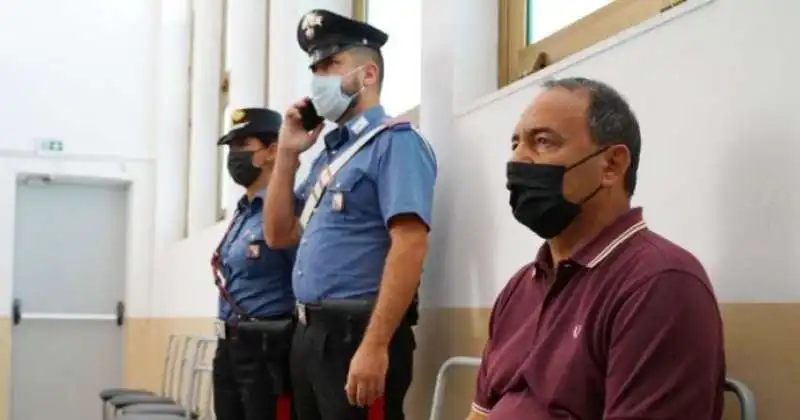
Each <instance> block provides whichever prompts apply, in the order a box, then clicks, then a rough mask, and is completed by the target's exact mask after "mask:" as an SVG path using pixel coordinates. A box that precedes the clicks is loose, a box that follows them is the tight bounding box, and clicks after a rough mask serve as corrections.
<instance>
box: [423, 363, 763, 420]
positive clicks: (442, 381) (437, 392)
mask: <svg viewBox="0 0 800 420" xmlns="http://www.w3.org/2000/svg"><path fill="white" fill-rule="evenodd" d="M480 365H481V359H480V358H477V357H451V358H450V359H447V360H446V361H445V362H444V363H443V364H442V367H441V368H439V372H438V373H437V374H436V386H435V388H434V390H433V404H432V406H431V416H430V420H439V419H440V418H441V416H442V404H443V403H444V393H445V388H446V386H447V373H448V372H449V371H450V370H451V369H452V368H454V367H474V368H477V367H480ZM725 391H726V392H732V393H733V394H735V395H736V398H737V400H738V402H739V409H740V411H741V420H757V419H756V398H755V396H754V395H753V392H752V391H751V390H750V388H748V387H747V385H745V384H744V382H741V381H738V380H736V379H733V378H727V379H726V380H725Z"/></svg>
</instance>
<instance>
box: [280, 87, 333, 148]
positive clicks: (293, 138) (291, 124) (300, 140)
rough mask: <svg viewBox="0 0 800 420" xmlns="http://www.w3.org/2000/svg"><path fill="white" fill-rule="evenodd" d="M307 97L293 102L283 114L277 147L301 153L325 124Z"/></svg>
mask: <svg viewBox="0 0 800 420" xmlns="http://www.w3.org/2000/svg"><path fill="white" fill-rule="evenodd" d="M322 121H323V119H322V117H320V116H319V115H317V111H316V109H314V105H313V104H312V103H311V100H310V99H309V98H304V99H302V100H300V101H297V102H296V103H294V104H293V105H292V106H291V107H289V109H288V110H286V113H285V114H284V116H283V124H282V125H281V130H280V133H279V134H278V147H279V148H280V149H283V150H287V151H291V152H293V153H298V154H299V153H303V152H305V151H306V150H308V149H309V148H311V146H313V145H314V143H316V142H317V137H319V133H320V132H321V131H322V128H323V127H324V126H325V125H324V124H322Z"/></svg>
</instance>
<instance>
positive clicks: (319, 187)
mask: <svg viewBox="0 0 800 420" xmlns="http://www.w3.org/2000/svg"><path fill="white" fill-rule="evenodd" d="M387 127H388V126H387V125H386V124H381V125H379V126H377V127H375V128H373V129H372V130H370V131H367V132H366V133H364V134H363V135H362V136H361V137H359V138H358V140H356V142H355V143H354V144H353V145H352V146H350V147H349V148H347V150H345V151H344V153H342V154H341V155H339V156H338V157H337V158H336V160H334V161H333V162H331V163H330V164H329V165H328V166H326V167H324V168H322V172H320V174H319V177H318V178H317V182H316V183H315V184H314V188H312V189H311V192H310V194H309V197H308V200H306V205H305V206H304V207H303V212H302V213H300V227H302V228H303V229H305V228H306V226H307V225H308V222H309V221H310V220H311V216H313V215H314V211H316V210H317V207H318V206H319V202H320V200H321V199H322V196H323V195H324V194H325V190H326V189H327V188H328V184H330V183H331V181H332V180H333V177H334V176H335V175H336V173H337V172H339V169H342V167H343V166H344V164H345V163H347V161H349V160H350V158H352V157H353V156H355V155H356V153H358V151H359V150H361V149H362V148H363V147H364V146H366V145H367V144H369V142H370V141H372V139H373V138H375V136H377V135H378V134H379V133H380V132H381V131H383V130H385V129H386V128H387Z"/></svg>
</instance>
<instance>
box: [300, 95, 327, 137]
mask: <svg viewBox="0 0 800 420" xmlns="http://www.w3.org/2000/svg"><path fill="white" fill-rule="evenodd" d="M300 118H301V120H302V122H303V128H305V129H306V130H308V131H311V130H313V129H315V128H317V126H319V125H320V124H322V122H323V121H325V119H324V118H322V117H320V116H319V114H317V108H315V107H314V103H313V102H311V100H310V99H306V105H305V106H304V107H302V108H300Z"/></svg>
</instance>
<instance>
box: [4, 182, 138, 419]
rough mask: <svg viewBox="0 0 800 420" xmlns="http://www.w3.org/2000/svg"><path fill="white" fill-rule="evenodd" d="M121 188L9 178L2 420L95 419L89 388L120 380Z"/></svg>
mask: <svg viewBox="0 0 800 420" xmlns="http://www.w3.org/2000/svg"><path fill="white" fill-rule="evenodd" d="M126 192H127V191H126V189H125V188H124V187H122V186H111V185H92V184H86V185H83V184H69V183H59V182H50V181H49V180H47V182H37V183H30V182H22V183H19V184H18V185H17V202H16V218H15V220H16V226H15V235H14V236H15V239H14V241H15V248H14V288H13V297H14V303H15V304H16V305H15V308H16V309H18V311H16V312H17V313H18V315H19V319H18V322H17V321H14V322H15V323H14V324H13V327H12V343H11V360H12V373H11V375H12V376H11V381H12V382H11V420H46V419H81V420H91V419H98V420H99V419H100V416H101V410H100V402H99V399H98V396H97V393H98V391H99V390H100V389H102V388H108V387H117V386H120V385H121V382H122V328H121V327H120V326H119V325H118V322H117V306H118V303H119V302H120V301H122V300H123V293H124V286H125V281H124V279H125V244H126V242H125V231H126V225H127V223H126V222H127V193H126ZM12 316H14V314H12Z"/></svg>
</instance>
